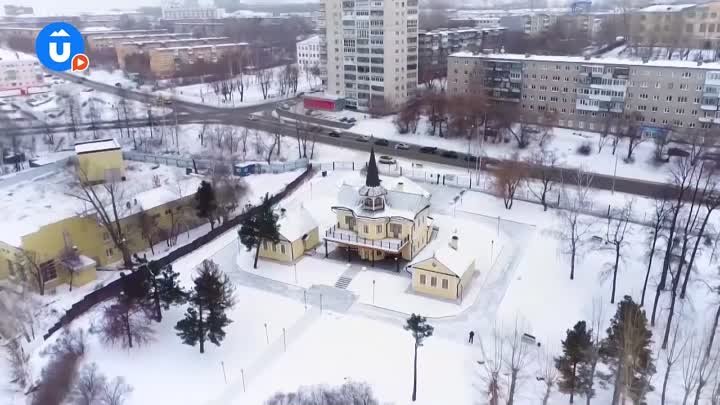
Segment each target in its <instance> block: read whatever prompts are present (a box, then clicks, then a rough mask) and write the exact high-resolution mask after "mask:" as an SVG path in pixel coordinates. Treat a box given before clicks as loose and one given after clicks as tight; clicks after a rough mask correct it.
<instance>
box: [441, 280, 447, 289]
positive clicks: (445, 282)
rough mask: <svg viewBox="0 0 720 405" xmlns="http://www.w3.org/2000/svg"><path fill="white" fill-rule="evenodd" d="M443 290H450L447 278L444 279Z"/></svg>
mask: <svg viewBox="0 0 720 405" xmlns="http://www.w3.org/2000/svg"><path fill="white" fill-rule="evenodd" d="M442 288H443V289H445V290H447V289H448V281H447V279H446V278H444V279H442Z"/></svg>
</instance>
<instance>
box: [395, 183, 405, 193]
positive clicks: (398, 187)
mask: <svg viewBox="0 0 720 405" xmlns="http://www.w3.org/2000/svg"><path fill="white" fill-rule="evenodd" d="M404 188H405V183H403V182H402V181H398V183H397V184H396V185H395V190H397V191H403V189H404Z"/></svg>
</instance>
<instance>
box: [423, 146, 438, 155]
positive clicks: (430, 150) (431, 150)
mask: <svg viewBox="0 0 720 405" xmlns="http://www.w3.org/2000/svg"><path fill="white" fill-rule="evenodd" d="M437 150H438V148H437V147H436V146H423V147H422V148H420V153H433V154H434V153H437Z"/></svg>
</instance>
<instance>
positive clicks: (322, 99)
mask: <svg viewBox="0 0 720 405" xmlns="http://www.w3.org/2000/svg"><path fill="white" fill-rule="evenodd" d="M303 107H305V109H306V110H322V111H341V110H342V109H344V108H345V99H344V98H343V97H342V96H337V95H334V94H325V93H311V94H306V95H304V96H303Z"/></svg>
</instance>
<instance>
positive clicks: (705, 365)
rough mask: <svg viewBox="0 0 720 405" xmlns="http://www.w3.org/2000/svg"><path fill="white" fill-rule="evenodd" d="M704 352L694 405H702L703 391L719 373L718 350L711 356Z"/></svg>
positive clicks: (699, 369)
mask: <svg viewBox="0 0 720 405" xmlns="http://www.w3.org/2000/svg"><path fill="white" fill-rule="evenodd" d="M711 333H715V331H711ZM702 352H703V354H702V360H700V367H699V368H698V373H697V376H698V378H697V387H695V400H694V401H693V405H699V404H700V396H701V395H702V391H703V389H705V386H706V385H707V383H708V382H709V380H710V378H711V377H712V376H713V375H715V374H716V373H717V371H718V364H719V363H718V361H719V360H720V355H719V354H720V353H718V350H712V351H711V353H710V355H709V356H707V355H705V353H706V352H705V350H703V351H702Z"/></svg>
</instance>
